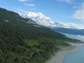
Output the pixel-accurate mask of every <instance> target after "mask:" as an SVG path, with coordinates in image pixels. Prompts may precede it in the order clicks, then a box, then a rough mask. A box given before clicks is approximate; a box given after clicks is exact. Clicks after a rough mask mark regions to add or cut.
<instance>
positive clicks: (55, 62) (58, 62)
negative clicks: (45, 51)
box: [47, 46, 82, 63]
mask: <svg viewBox="0 0 84 63" xmlns="http://www.w3.org/2000/svg"><path fill="white" fill-rule="evenodd" d="M81 47H82V46H69V47H62V49H61V50H59V51H58V52H57V53H56V54H55V55H54V56H53V57H52V58H51V59H50V60H49V61H48V62H47V63H64V56H65V55H67V54H69V53H74V52H76V51H78V50H79V49H80V48H81Z"/></svg>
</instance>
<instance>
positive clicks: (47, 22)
mask: <svg viewBox="0 0 84 63" xmlns="http://www.w3.org/2000/svg"><path fill="white" fill-rule="evenodd" d="M21 16H23V17H26V18H31V19H32V20H34V21H35V22H36V23H37V24H40V25H43V26H47V27H51V28H52V27H61V28H73V29H74V28H75V29H84V26H83V25H79V24H75V23H64V22H57V21H53V20H52V19H51V18H50V17H47V16H45V15H43V14H42V13H41V12H38V13H35V12H25V13H23V14H21Z"/></svg>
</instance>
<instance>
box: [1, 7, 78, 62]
mask: <svg viewBox="0 0 84 63" xmlns="http://www.w3.org/2000/svg"><path fill="white" fill-rule="evenodd" d="M67 41H77V40H74V39H69V38H67V37H65V35H63V34H60V33H58V32H55V31H53V30H51V29H49V28H46V27H44V26H41V25H38V24H36V23H35V22H34V21H33V20H31V19H28V18H22V17H21V16H20V15H19V14H17V13H15V12H12V11H8V10H6V9H2V8H0V63H44V62H45V61H46V60H48V59H49V58H50V56H51V55H52V54H53V53H54V52H56V51H58V50H59V48H58V47H56V46H69V44H68V43H67Z"/></svg>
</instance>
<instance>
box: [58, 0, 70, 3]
mask: <svg viewBox="0 0 84 63" xmlns="http://www.w3.org/2000/svg"><path fill="white" fill-rule="evenodd" d="M57 1H59V2H65V3H70V2H71V0H57Z"/></svg>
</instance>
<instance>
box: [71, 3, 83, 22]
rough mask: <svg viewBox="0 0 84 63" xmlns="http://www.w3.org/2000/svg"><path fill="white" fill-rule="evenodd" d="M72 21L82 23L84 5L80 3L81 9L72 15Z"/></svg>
mask: <svg viewBox="0 0 84 63" xmlns="http://www.w3.org/2000/svg"><path fill="white" fill-rule="evenodd" d="M72 17H73V18H74V19H77V20H80V21H83V22H84V3H82V7H81V9H78V10H76V11H75V12H74V14H73V15H72Z"/></svg>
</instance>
